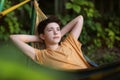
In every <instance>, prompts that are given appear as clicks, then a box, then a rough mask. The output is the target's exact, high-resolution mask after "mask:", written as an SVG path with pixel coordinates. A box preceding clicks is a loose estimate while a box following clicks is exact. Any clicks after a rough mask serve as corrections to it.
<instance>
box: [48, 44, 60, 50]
mask: <svg viewBox="0 0 120 80" xmlns="http://www.w3.org/2000/svg"><path fill="white" fill-rule="evenodd" d="M58 46H59V44H54V45H46V48H48V49H52V50H56V49H57V48H58Z"/></svg>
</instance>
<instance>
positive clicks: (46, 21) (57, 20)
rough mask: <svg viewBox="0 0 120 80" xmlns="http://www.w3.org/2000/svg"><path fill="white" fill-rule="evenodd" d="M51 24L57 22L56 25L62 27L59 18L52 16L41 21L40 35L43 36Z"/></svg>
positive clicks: (39, 25)
mask: <svg viewBox="0 0 120 80" xmlns="http://www.w3.org/2000/svg"><path fill="white" fill-rule="evenodd" d="M51 22H56V23H58V25H59V26H60V27H61V26H62V24H61V21H60V20H59V19H58V17H56V16H50V17H48V18H47V19H45V20H43V21H41V22H40V23H39V24H38V27H37V31H38V34H43V33H44V29H45V28H46V26H47V25H48V24H49V23H51Z"/></svg>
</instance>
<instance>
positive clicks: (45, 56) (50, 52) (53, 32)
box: [10, 15, 90, 70]
mask: <svg viewBox="0 0 120 80" xmlns="http://www.w3.org/2000/svg"><path fill="white" fill-rule="evenodd" d="M82 26H83V17H82V16H81V15H80V16H78V17H76V18H75V19H73V20H72V21H71V22H69V23H68V24H67V25H66V26H64V27H63V28H62V29H61V30H60V22H59V20H58V19H56V18H55V17H48V19H46V20H44V21H42V22H40V23H39V25H38V29H37V31H38V36H33V35H11V36H10V38H11V39H12V40H13V42H14V43H15V44H16V45H17V46H18V47H19V48H20V49H21V50H22V51H23V52H24V53H25V54H26V55H28V56H29V57H30V58H32V59H33V60H35V61H36V60H37V61H38V62H39V63H41V64H43V65H46V66H49V67H52V68H55V69H64V70H71V69H85V68H89V67H90V65H89V64H88V63H87V61H86V60H85V59H84V57H83V54H82V51H81V43H79V42H78V41H77V39H78V37H79V36H80V33H81V30H82ZM68 32H69V34H68V36H67V37H66V38H65V39H64V40H63V41H62V42H60V40H61V37H63V36H64V35H65V34H66V33H68ZM28 42H44V43H45V47H46V49H43V50H38V49H35V48H33V47H31V46H30V45H28V44H27V43H28Z"/></svg>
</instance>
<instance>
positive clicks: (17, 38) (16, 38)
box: [10, 35, 40, 60]
mask: <svg viewBox="0 0 120 80" xmlns="http://www.w3.org/2000/svg"><path fill="white" fill-rule="evenodd" d="M10 38H11V40H12V41H13V42H14V43H15V44H16V45H17V46H18V47H19V48H20V49H21V50H22V51H23V52H24V53H25V54H26V55H27V56H29V57H30V58H32V59H33V60H35V51H34V48H33V47H31V46H30V45H28V44H27V43H28V42H40V40H39V38H38V37H37V36H33V35H10Z"/></svg>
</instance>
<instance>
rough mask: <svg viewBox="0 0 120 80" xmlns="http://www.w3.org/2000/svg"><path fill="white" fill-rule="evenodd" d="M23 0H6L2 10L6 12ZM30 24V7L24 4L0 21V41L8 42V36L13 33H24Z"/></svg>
mask: <svg viewBox="0 0 120 80" xmlns="http://www.w3.org/2000/svg"><path fill="white" fill-rule="evenodd" d="M21 1H23V0H18V1H17V2H15V1H14V0H6V1H5V4H4V8H3V10H6V9H8V8H10V7H12V6H14V5H16V4H18V3H19V2H21ZM29 23H30V6H29V4H25V5H23V6H22V7H20V8H18V9H16V10H15V11H12V12H10V13H8V14H7V15H6V16H4V17H3V18H1V19H0V39H2V40H8V38H9V35H10V34H13V33H26V30H25V29H28V28H29Z"/></svg>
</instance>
